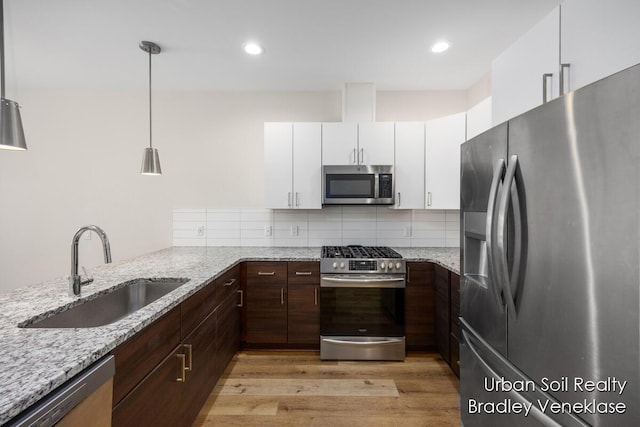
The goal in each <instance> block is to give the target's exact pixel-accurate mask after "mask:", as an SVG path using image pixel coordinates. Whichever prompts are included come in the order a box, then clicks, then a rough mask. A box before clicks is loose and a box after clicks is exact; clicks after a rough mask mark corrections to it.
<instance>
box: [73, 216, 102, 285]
mask: <svg viewBox="0 0 640 427" xmlns="http://www.w3.org/2000/svg"><path fill="white" fill-rule="evenodd" d="M88 230H90V231H95V233H96V234H97V235H98V236H99V237H100V240H102V249H103V251H104V262H105V264H109V263H110V262H111V246H109V238H108V237H107V234H106V233H105V232H104V230H102V228H100V227H98V226H96V225H85V226H84V227H82V228H80V229H79V230H78V231H76V234H75V235H74V236H73V240H72V241H71V276H69V295H78V296H79V295H80V288H81V287H82V286H84V285H88V284H89V283H91V282H93V278H92V277H87V278H86V279H82V277H80V275H79V274H78V243H79V241H80V237H82V234H84V232H85V231H88ZM85 274H86V271H85Z"/></svg>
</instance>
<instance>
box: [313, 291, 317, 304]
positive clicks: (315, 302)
mask: <svg viewBox="0 0 640 427" xmlns="http://www.w3.org/2000/svg"><path fill="white" fill-rule="evenodd" d="M313 304H314V305H318V288H313Z"/></svg>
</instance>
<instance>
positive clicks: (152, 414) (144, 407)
mask: <svg viewBox="0 0 640 427" xmlns="http://www.w3.org/2000/svg"><path fill="white" fill-rule="evenodd" d="M183 356H184V354H183V353H182V348H176V349H175V350H174V351H173V352H171V353H170V354H169V355H168V356H167V357H166V358H165V359H164V360H163V361H162V362H161V363H160V364H159V365H158V366H157V367H156V368H155V369H154V370H153V371H151V373H150V374H149V375H147V376H146V377H145V379H144V380H143V381H142V382H140V383H139V384H138V385H137V386H136V387H135V388H134V389H133V391H131V393H129V394H128V395H127V397H125V398H124V399H122V400H121V401H120V403H118V405H116V406H115V407H114V408H113V412H112V419H111V424H112V425H113V426H126V427H128V426H131V427H138V426H143V425H148V426H178V425H186V424H184V422H183V420H182V419H181V417H182V415H181V411H180V406H181V405H180V403H181V385H182V384H181V383H179V382H177V381H176V379H177V377H178V375H180V369H181V360H182V359H181V357H183Z"/></svg>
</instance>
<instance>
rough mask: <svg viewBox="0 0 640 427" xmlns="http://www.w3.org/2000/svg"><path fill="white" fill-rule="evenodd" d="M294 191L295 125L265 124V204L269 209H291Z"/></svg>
mask: <svg viewBox="0 0 640 427" xmlns="http://www.w3.org/2000/svg"><path fill="white" fill-rule="evenodd" d="M292 190H293V124H292V123H265V124H264V203H265V207H267V208H274V209H278V208H279V209H287V208H290V207H291V192H292Z"/></svg>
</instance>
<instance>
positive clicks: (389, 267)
mask: <svg viewBox="0 0 640 427" xmlns="http://www.w3.org/2000/svg"><path fill="white" fill-rule="evenodd" d="M387 268H388V269H389V270H393V263H392V262H390V263H389V266H388V267H387Z"/></svg>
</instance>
